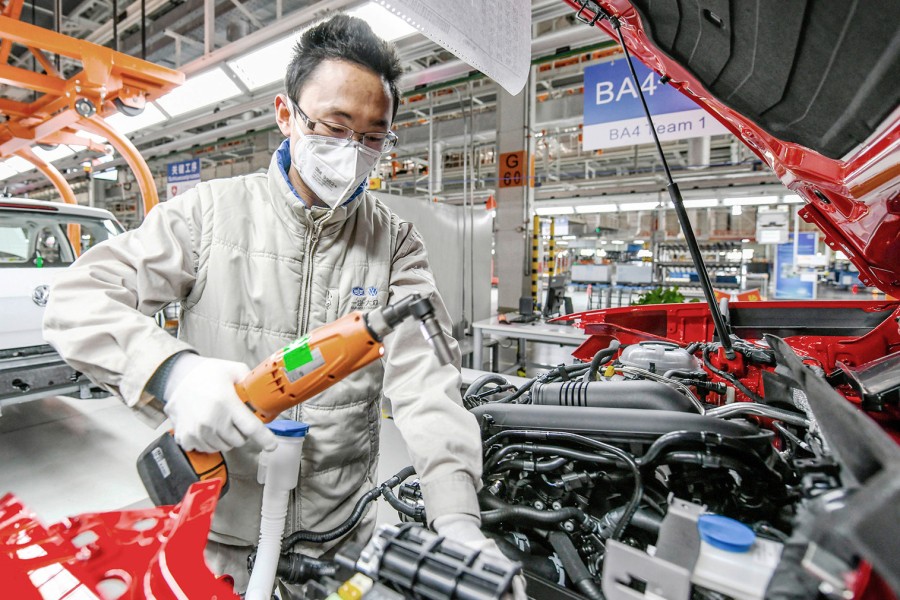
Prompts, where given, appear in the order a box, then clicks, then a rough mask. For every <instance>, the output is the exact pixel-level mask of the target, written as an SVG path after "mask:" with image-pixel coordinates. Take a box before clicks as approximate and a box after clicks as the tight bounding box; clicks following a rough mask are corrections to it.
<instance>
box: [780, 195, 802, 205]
mask: <svg viewBox="0 0 900 600" xmlns="http://www.w3.org/2000/svg"><path fill="white" fill-rule="evenodd" d="M781 201H782V202H784V203H785V204H803V203H804V202H805V200H803V198H801V197H800V196H798V195H797V194H789V195H787V196H784V197H783V198H782V199H781Z"/></svg>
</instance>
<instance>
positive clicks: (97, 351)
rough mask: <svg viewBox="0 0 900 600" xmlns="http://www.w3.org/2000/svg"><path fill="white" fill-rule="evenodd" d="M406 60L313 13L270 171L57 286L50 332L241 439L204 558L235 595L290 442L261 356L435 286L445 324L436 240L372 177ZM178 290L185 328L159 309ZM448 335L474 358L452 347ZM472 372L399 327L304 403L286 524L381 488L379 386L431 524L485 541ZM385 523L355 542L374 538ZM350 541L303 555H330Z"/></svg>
mask: <svg viewBox="0 0 900 600" xmlns="http://www.w3.org/2000/svg"><path fill="white" fill-rule="evenodd" d="M399 75H400V65H399V61H398V59H397V57H396V54H395V52H394V50H393V48H392V47H391V46H390V45H389V44H387V43H385V42H383V41H382V40H380V39H379V38H377V37H376V36H375V35H374V34H373V33H372V31H371V29H370V28H369V26H368V25H366V24H365V23H364V22H363V21H361V20H359V19H355V18H351V17H348V16H346V15H338V16H335V17H334V18H332V19H330V20H328V21H325V22H322V23H320V24H319V25H317V26H315V27H313V28H311V29H310V30H308V31H307V32H306V33H304V34H303V36H302V38H301V40H300V42H299V44H298V45H297V47H296V49H295V54H294V57H293V60H292V62H291V64H290V66H289V67H288V72H287V75H286V78H285V93H284V94H281V95H279V96H278V97H277V98H276V100H275V109H276V120H277V122H278V127H279V128H280V130H281V132H282V133H283V134H284V135H285V136H286V137H288V138H289V139H287V140H285V142H284V143H283V144H282V145H281V147H280V148H279V149H278V150H277V151H276V153H275V154H274V156H273V157H272V162H271V164H270V166H269V170H268V173H266V174H254V175H248V176H243V177H235V178H232V179H223V180H215V181H209V182H205V183H201V184H199V185H198V186H197V187H196V188H195V189H193V190H191V191H189V192H187V193H185V194H183V195H181V196H179V197H177V198H174V199H173V200H171V201H170V202H167V203H165V204H161V205H160V206H158V207H157V208H155V209H154V210H153V211H151V213H150V214H149V215H148V216H147V219H146V220H145V222H144V223H143V224H142V226H141V227H140V228H138V229H136V230H134V231H130V232H128V233H125V234H124V235H121V236H118V237H116V238H113V239H112V240H110V241H109V242H108V243H105V244H103V245H100V246H98V247H96V248H94V249H92V250H91V251H89V252H87V253H85V255H84V256H83V257H82V258H81V259H80V260H79V261H77V262H76V263H75V264H74V265H73V266H72V267H71V268H69V269H67V271H66V273H65V274H64V275H63V276H62V277H60V279H59V280H58V282H57V283H56V285H55V287H54V289H53V293H52V294H51V301H50V303H49V305H48V307H47V312H46V317H45V335H46V337H47V339H48V340H49V341H50V343H52V344H53V345H54V346H55V347H56V348H57V350H59V352H60V354H61V355H62V356H63V357H65V358H66V360H68V361H69V363H70V364H72V365H73V366H74V367H75V368H77V369H79V370H81V371H83V372H84V373H86V374H87V375H89V376H90V377H91V378H92V379H94V380H95V381H97V382H98V383H100V384H102V385H104V386H105V387H106V388H107V389H109V390H110V391H112V392H114V393H116V394H118V395H120V396H121V397H122V398H123V399H124V400H125V402H127V403H128V405H130V406H132V407H134V408H136V409H138V410H139V411H140V412H141V413H143V414H145V415H151V416H152V415H155V417H156V422H157V423H158V422H160V421H161V418H162V414H161V411H164V412H165V414H166V415H168V417H169V418H170V419H171V421H172V424H173V426H174V430H175V437H176V440H177V441H178V442H179V444H180V445H181V446H182V447H183V448H186V449H197V450H201V451H207V452H208V451H215V450H219V451H225V458H226V461H227V463H228V467H229V471H230V482H231V489H230V490H229V492H228V493H227V494H226V495H225V497H224V498H223V499H222V500H221V501H220V503H219V505H218V507H217V510H216V513H215V516H214V519H213V525H212V532H211V534H210V541H209V545H208V547H207V560H208V562H209V563H210V566H211V567H212V568H213V569H214V570H215V571H217V572H218V573H228V574H230V575H231V576H232V577H234V579H235V582H236V585H235V589H236V590H237V591H243V590H244V588H245V586H246V582H247V569H246V558H247V555H248V554H249V552H250V550H251V547H252V546H253V545H254V544H255V543H256V542H257V540H258V535H259V510H260V504H261V486H260V485H258V484H257V483H256V472H257V459H258V452H259V450H260V447H265V448H268V447H270V446H272V445H273V444H274V437H273V436H272V434H271V432H269V431H268V430H267V429H266V428H265V427H264V426H262V424H261V423H260V422H259V421H258V420H257V419H256V418H255V417H253V416H252V415H251V414H250V412H249V411H248V410H247V409H246V407H244V406H243V405H242V403H241V402H240V400H239V399H238V397H237V396H236V394H235V393H234V389H233V384H234V383H235V382H236V381H238V380H240V379H241V378H242V377H243V376H244V375H245V374H246V373H247V372H248V367H247V365H250V366H254V365H256V364H257V363H259V362H260V361H262V360H263V359H264V358H265V357H267V356H268V355H269V354H271V353H272V352H273V351H274V350H275V349H277V348H279V347H282V346H284V345H285V344H286V343H289V342H291V341H292V340H294V339H296V338H298V337H300V336H301V335H303V334H304V333H306V332H308V331H311V330H312V329H314V328H315V327H317V326H320V325H322V324H324V323H328V322H330V321H333V320H335V319H336V318H337V317H339V316H341V315H343V314H346V313H348V312H351V311H352V310H354V309H356V308H360V307H363V308H372V307H374V306H376V305H377V306H385V304H387V303H391V302H394V301H396V300H397V299H399V298H401V297H403V296H406V295H409V294H411V293H414V292H418V293H420V294H423V295H426V296H431V298H432V300H433V302H434V304H435V306H436V309H437V314H438V318H439V321H440V323H441V325H442V327H443V328H444V331H445V332H448V331H449V318H448V315H447V312H446V309H445V308H444V305H443V303H442V302H441V301H440V298H439V297H438V295H437V293H436V290H435V285H434V279H433V276H432V274H431V272H430V270H429V268H428V262H427V259H426V254H425V248H424V246H423V244H422V240H421V238H420V237H419V235H418V234H417V233H416V232H415V230H414V229H413V228H412V225H411V224H410V223H406V222H403V221H401V220H400V219H399V218H398V217H397V216H396V215H394V214H392V213H391V212H390V211H389V210H388V209H387V208H386V207H385V206H384V205H382V204H381V203H379V202H378V201H377V200H375V199H374V198H373V197H371V196H369V195H368V194H367V193H366V192H365V187H366V177H367V175H368V174H369V172H370V171H371V170H372V168H373V166H374V165H375V164H376V162H377V161H378V159H379V158H380V156H381V155H382V154H383V153H384V152H386V151H388V150H390V149H391V148H392V147H393V145H394V144H395V143H396V136H395V135H394V134H393V133H391V132H390V130H389V128H390V125H391V122H392V121H393V118H394V116H395V115H396V113H397V107H398V104H399V95H398V91H397V87H396V81H397V78H398V76H399ZM360 289H362V290H363V291H364V297H363V302H360V299H359V296H358V294H359V290H360ZM354 292H355V293H354ZM174 300H180V302H181V309H182V315H181V323H180V332H179V339H174V338H172V337H170V336H168V335H167V334H166V333H165V332H164V331H163V330H162V329H160V328H158V327H157V326H156V325H155V322H154V321H153V319H152V318H151V317H150V315H153V314H154V313H155V312H156V311H157V310H159V309H160V308H161V307H163V306H164V305H166V304H168V303H169V302H171V301H174ZM452 350H453V353H454V355H455V358H456V362H457V363H458V360H459V349H458V346H457V345H456V343H455V342H453V344H452ZM382 383H383V387H382ZM459 383H460V376H459V371H458V367H454V366H445V367H441V366H440V365H439V363H438V361H437V359H436V358H435V357H434V355H433V353H432V351H431V349H430V348H429V346H428V344H427V343H426V342H425V340H424V339H423V338H422V336H421V335H420V333H419V331H418V329H417V326H416V324H415V323H412V322H409V323H406V324H404V325H403V326H401V327H400V328H398V329H397V330H396V331H395V332H394V333H392V334H391V335H390V336H388V338H387V339H386V340H385V357H384V360H383V361H382V363H381V364H378V363H376V364H374V365H370V366H369V367H367V368H365V369H362V370H360V371H359V372H357V373H355V374H353V375H351V376H349V377H347V378H346V379H345V380H343V381H341V382H339V383H337V384H336V385H334V386H333V387H332V388H330V389H329V390H327V391H325V392H323V393H322V394H320V395H319V396H317V397H316V398H314V399H312V400H310V401H308V402H306V403H304V404H302V405H300V406H299V407H296V408H295V409H293V410H292V411H290V413H291V414H290V416H291V417H292V418H295V419H297V420H301V421H305V422H307V423H309V424H310V431H309V435H308V437H307V439H306V442H305V445H304V448H303V461H302V466H301V474H300V484H299V486H298V488H297V489H296V490H295V492H294V494H293V496H292V502H291V505H290V508H289V513H288V523H287V526H286V530H287V531H288V532H290V531H294V530H297V529H309V530H316V531H323V530H327V529H330V528H332V527H334V526H335V525H337V524H338V523H340V522H342V521H344V520H345V519H346V518H347V516H348V515H349V514H350V511H351V509H352V507H353V505H354V504H355V503H356V501H357V499H358V498H359V497H360V496H361V495H362V493H363V492H365V491H366V490H367V489H368V488H370V487H372V486H373V485H374V484H375V483H376V482H375V476H376V466H377V456H378V434H379V427H380V424H379V420H380V416H381V412H380V397H381V392H382V391H383V393H384V395H385V396H386V397H387V398H389V399H390V400H391V403H392V407H393V414H394V418H395V420H396V423H397V426H398V427H399V429H400V431H401V433H402V434H403V437H404V439H405V440H406V442H407V445H408V447H409V451H410V455H411V456H412V459H413V463H414V465H415V467H416V470H417V472H418V473H419V475H420V478H421V482H422V491H423V494H424V497H425V502H426V509H427V514H428V518H429V521H430V524H431V525H432V526H434V527H435V528H436V529H437V530H438V532H439V533H441V534H443V535H446V536H448V537H451V538H456V539H458V540H460V541H463V542H467V543H469V544H479V543H483V542H484V538H483V536H482V535H481V532H480V530H479V527H478V526H479V514H480V513H479V510H478V502H477V499H476V496H475V491H476V487H477V486H478V485H479V482H480V476H481V448H480V437H479V432H478V427H477V424H476V422H475V419H474V418H473V417H472V416H471V415H470V414H469V413H467V412H466V411H465V410H464V409H463V408H462V406H461V403H460V395H459ZM248 441H250V442H252V443H249V444H248V443H247V442H248ZM373 518H374V516H373V515H372V514H371V512H370V513H369V515H368V517H367V518H366V519H365V520H364V522H363V525H362V526H361V527H358V528H357V530H356V531H355V533H354V536H355V537H354V539H355V540H360V539H367V538H368V537H369V535H370V534H371V530H372V523H373ZM346 539H347V538H344V539H342V540H339V541H338V542H332V543H331V544H324V545H319V546H306V547H301V546H298V547H296V548H295V550H298V551H302V552H306V553H308V554H311V555H314V556H315V555H320V554H322V553H325V552H327V551H329V550H332V548H333V546H334V545H335V544H337V543H343V542H344V541H345V540H346Z"/></svg>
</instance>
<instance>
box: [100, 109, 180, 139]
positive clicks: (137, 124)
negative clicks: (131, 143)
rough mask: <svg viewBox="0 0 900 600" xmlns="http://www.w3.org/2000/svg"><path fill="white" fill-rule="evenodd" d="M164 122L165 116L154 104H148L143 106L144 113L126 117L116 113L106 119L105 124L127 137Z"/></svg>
mask: <svg viewBox="0 0 900 600" xmlns="http://www.w3.org/2000/svg"><path fill="white" fill-rule="evenodd" d="M165 120H166V117H165V115H163V114H162V112H160V110H159V109H158V108H156V106H155V105H154V104H152V103H150V102H148V103H147V104H146V105H145V106H144V112H142V113H141V114H139V115H137V116H134V117H127V116H125V115H124V114H122V113H116V114H114V115H112V116H111V117H108V118H107V119H106V122H107V123H109V125H110V126H111V127H113V128H114V129H116V131H118V132H119V133H121V134H122V135H128V134H129V133H134V132H135V131H138V130H141V129H144V128H146V127H151V126H153V125H156V124H157V123H162V122H163V121H165Z"/></svg>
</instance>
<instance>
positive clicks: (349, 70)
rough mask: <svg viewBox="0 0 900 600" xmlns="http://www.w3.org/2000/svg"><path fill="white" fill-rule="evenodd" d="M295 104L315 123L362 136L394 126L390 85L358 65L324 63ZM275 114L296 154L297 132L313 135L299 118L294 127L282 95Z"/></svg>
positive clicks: (329, 61)
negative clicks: (325, 124)
mask: <svg viewBox="0 0 900 600" xmlns="http://www.w3.org/2000/svg"><path fill="white" fill-rule="evenodd" d="M294 100H295V101H296V102H297V104H298V105H299V107H300V109H301V110H302V111H303V112H304V113H306V115H307V116H309V118H310V119H312V120H313V121H320V120H321V121H329V122H331V123H339V124H341V125H345V126H347V127H349V128H351V129H353V130H354V131H357V132H359V133H368V132H375V131H379V132H383V131H388V130H389V129H390V126H391V114H392V113H393V108H394V107H393V99H392V97H391V93H390V89H389V88H388V86H387V83H385V81H384V80H383V79H382V78H381V77H379V76H378V75H376V74H375V73H373V72H372V71H370V70H368V69H366V68H364V67H361V66H359V65H357V64H355V63H351V62H346V61H342V60H324V61H322V62H321V63H319V66H318V67H316V68H315V70H314V71H313V72H312V73H311V74H310V76H309V78H308V79H307V80H306V81H305V82H304V84H303V86H302V90H301V92H300V97H299V98H295V99H294ZM275 110H276V118H277V121H278V127H279V129H281V132H282V133H283V134H284V135H285V136H287V137H290V139H291V149H292V150H293V147H294V144H295V143H296V142H297V138H298V137H299V136H298V133H297V129H299V130H300V131H301V132H303V133H304V134H311V133H313V132H312V131H311V130H310V129H309V128H308V127H307V126H306V124H304V123H303V122H302V119H299V118H298V119H297V121H298V122H297V123H296V126H295V127H292V126H291V113H290V107H289V106H288V102H287V99H286V98H284V97H283V96H281V95H279V96H278V97H277V98H276V99H275ZM291 155H292V156H293V152H291ZM291 170H292V171H293V169H291Z"/></svg>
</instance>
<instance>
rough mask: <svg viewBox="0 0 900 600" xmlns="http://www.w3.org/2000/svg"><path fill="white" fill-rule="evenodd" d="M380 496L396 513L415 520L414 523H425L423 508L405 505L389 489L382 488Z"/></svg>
mask: <svg viewBox="0 0 900 600" xmlns="http://www.w3.org/2000/svg"><path fill="white" fill-rule="evenodd" d="M381 494H382V496H384V499H385V500H387V503H388V504H390V505H391V508H393V509H394V510H396V511H397V512H398V513H400V514H403V515H406V516H407V517H410V518H411V519H415V520H416V521H418V522H420V523H424V522H425V509H424V507H421V506H411V505H409V504H407V503H406V502H404V501H403V500H401V499H400V498H398V497H397V495H396V494H395V493H394V490H392V489H391V488H389V487H386V488H384V489H383V490H382V491H381Z"/></svg>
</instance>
